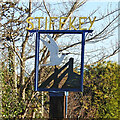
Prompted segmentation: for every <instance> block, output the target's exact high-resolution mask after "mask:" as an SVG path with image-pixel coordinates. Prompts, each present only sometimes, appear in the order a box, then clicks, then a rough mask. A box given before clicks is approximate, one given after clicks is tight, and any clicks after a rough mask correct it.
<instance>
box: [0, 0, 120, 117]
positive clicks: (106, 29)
mask: <svg viewBox="0 0 120 120" xmlns="http://www.w3.org/2000/svg"><path fill="white" fill-rule="evenodd" d="M86 3H87V0H82V1H80V0H76V1H70V2H69V3H68V2H61V3H58V2H57V1H56V2H46V1H45V0H43V1H42V2H31V0H29V3H27V2H20V1H19V2H3V3H1V4H2V5H1V6H2V12H1V25H2V27H1V38H0V42H1V47H0V49H1V51H3V55H2V57H9V56H8V55H6V54H7V49H8V48H10V49H11V51H12V54H14V56H16V57H15V58H13V57H9V58H11V60H10V61H12V62H13V63H14V65H13V66H14V75H15V73H16V71H18V73H17V75H16V76H17V78H16V76H14V77H13V81H15V88H16V87H17V88H16V89H17V90H18V93H19V95H18V96H19V100H20V101H21V100H23V101H24V102H25V104H26V109H25V110H23V111H22V112H21V116H22V118H25V117H26V116H28V113H29V110H30V109H33V110H32V113H34V115H35V111H34V108H37V109H38V110H40V109H41V106H38V105H37V104H36V103H37V102H38V101H36V102H35V103H34V107H33V108H31V106H32V104H33V103H32V100H34V99H35V96H37V95H38V93H36V92H34V87H33V86H34V72H35V69H34V61H33V60H34V58H35V52H34V51H35V35H34V34H30V33H29V32H28V31H27V30H26V27H28V28H29V27H31V26H30V24H27V23H26V19H27V18H28V17H31V16H32V17H41V16H47V17H48V18H49V17H57V18H58V19H55V20H53V21H52V22H57V23H56V24H55V25H51V29H53V30H54V29H58V28H57V27H58V22H59V18H60V17H65V19H64V20H63V22H64V24H62V26H61V29H62V30H64V29H65V30H67V29H69V25H68V20H69V18H70V17H71V18H73V19H74V17H75V16H78V17H81V16H83V15H82V13H81V12H80V11H81V10H82V9H83V7H84V5H85V4H86ZM61 8H62V9H61ZM88 12H89V11H88ZM90 12H91V13H90V14H89V15H88V16H87V19H86V20H85V21H84V25H83V26H82V27H84V26H85V27H87V26H89V24H90V21H89V19H88V17H91V18H92V19H93V18H94V17H95V15H96V13H97V12H99V9H96V10H94V11H90ZM117 12H118V9H117V8H116V9H112V10H110V9H109V8H108V11H107V12H106V13H102V14H101V15H99V16H97V18H96V19H95V25H96V26H94V28H93V29H94V32H93V35H92V36H91V35H87V37H86V51H85V55H86V58H87V59H86V61H85V62H86V64H95V63H97V62H99V61H102V60H105V59H107V58H109V57H111V56H114V55H115V54H116V53H118V52H119V51H120V47H119V46H118V43H117V40H116V39H117V38H114V37H112V36H114V31H115V30H116V29H117V27H118V24H117V21H118V17H119V15H118V14H117ZM78 14H79V15H78ZM84 17H85V16H84ZM44 18H45V17H44ZM104 21H106V22H104ZM48 22H49V21H48ZM36 23H38V21H37V22H36V21H34V24H36ZM103 23H104V24H103ZM102 24H103V25H102ZM98 25H99V29H98ZM34 27H35V28H34V29H38V26H37V25H35V26H34ZM74 27H75V28H79V24H78V21H74ZM40 29H45V21H44V20H41V26H40ZM72 29H73V28H72ZM41 37H42V38H44V39H45V38H46V36H45V35H41ZM52 37H53V38H54V39H55V40H56V41H60V42H59V43H58V44H59V46H60V52H64V51H67V52H69V53H70V56H68V58H69V57H71V56H76V57H75V58H76V59H75V61H76V62H75V63H77V64H76V66H77V67H79V65H80V60H79V56H80V52H78V50H79V48H80V44H81V40H80V36H74V35H69V36H66V35H64V34H56V35H53V36H52ZM62 39H68V41H65V42H64V41H62ZM111 39H115V40H112V41H113V43H112V42H111V46H110V47H108V48H107V47H106V46H105V47H104V46H101V47H99V48H98V47H96V48H95V47H94V46H99V44H104V43H106V44H107V41H108V42H109V43H110V41H111ZM114 41H115V42H114ZM87 43H88V44H89V43H91V44H90V45H91V46H93V47H92V48H91V49H87V46H88V44H87ZM90 45H89V46H90ZM8 46H9V47H8ZM89 46H88V48H90V47H89ZM102 47H104V48H102ZM79 51H80V50H79ZM39 54H40V61H39V63H40V64H44V63H46V62H47V60H48V58H49V51H48V50H47V48H46V47H44V46H41V49H40V52H39ZM66 59H67V57H66ZM64 62H65V61H64ZM13 66H12V67H13ZM51 71H53V67H50V68H46V67H41V68H40V69H39V74H40V77H39V79H41V80H43V81H44V80H45V76H49V75H50V74H51ZM16 81H17V82H16ZM29 90H30V93H29V95H28V94H27V91H29ZM38 96H40V93H39V95H38ZM32 113H31V114H32ZM36 113H37V112H36ZM32 115H33V114H32ZM34 115H33V116H34Z"/></svg>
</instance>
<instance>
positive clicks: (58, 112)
mask: <svg viewBox="0 0 120 120" xmlns="http://www.w3.org/2000/svg"><path fill="white" fill-rule="evenodd" d="M49 118H50V119H62V118H65V94H64V92H50V108H49Z"/></svg>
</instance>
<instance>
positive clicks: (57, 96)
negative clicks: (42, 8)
mask: <svg viewBox="0 0 120 120" xmlns="http://www.w3.org/2000/svg"><path fill="white" fill-rule="evenodd" d="M29 32H32V33H36V46H35V91H48V92H49V95H50V108H49V109H50V112H49V116H50V118H65V116H66V113H67V109H66V108H67V107H65V106H66V100H67V99H66V97H65V92H66V91H67V92H68V91H76V92H83V73H84V49H85V48H84V47H85V33H92V32H93V30H29ZM40 34H81V35H82V41H81V68H80V75H78V74H77V73H74V72H73V58H70V59H69V61H68V62H67V63H66V64H65V65H64V66H62V67H61V68H60V69H58V68H57V69H55V70H54V73H53V74H52V75H51V76H50V77H48V78H47V79H46V80H45V81H44V82H43V83H42V84H41V85H40V86H38V82H39V81H38V71H39V46H40ZM50 39H51V38H50ZM42 42H44V43H45V44H46V45H47V44H49V43H47V42H46V41H44V40H42ZM51 42H54V44H55V45H56V43H55V41H54V40H53V41H51ZM49 45H50V44H49ZM56 47H57V45H56ZM49 49H50V48H49ZM66 67H68V68H67V69H66V70H65V71H64V72H62V73H61V71H63V70H64V69H65V68H66ZM59 73H61V75H60V76H58V74H59ZM66 74H68V78H67V80H66V81H65V83H64V85H63V86H62V87H61V88H58V86H59V83H60V81H61V80H62V79H63V78H64V77H65V75H66ZM52 80H54V84H53V85H52V86H51V87H49V88H48V87H47V86H48V85H49V84H50V82H51V81H52Z"/></svg>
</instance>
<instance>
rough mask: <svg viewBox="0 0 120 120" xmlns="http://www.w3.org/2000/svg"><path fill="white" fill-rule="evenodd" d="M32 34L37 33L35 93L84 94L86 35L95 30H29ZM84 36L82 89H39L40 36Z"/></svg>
mask: <svg viewBox="0 0 120 120" xmlns="http://www.w3.org/2000/svg"><path fill="white" fill-rule="evenodd" d="M28 31H29V32H31V33H36V43H35V44H36V45H35V89H34V90H35V91H49V92H50V91H51V92H53V91H61V92H64V91H81V92H83V73H84V50H85V33H92V32H93V30H28ZM60 33H62V34H82V44H81V45H82V49H81V68H80V70H81V71H80V72H81V78H80V86H81V88H80V89H71V88H66V89H58V88H49V89H48V88H38V71H39V46H40V34H60Z"/></svg>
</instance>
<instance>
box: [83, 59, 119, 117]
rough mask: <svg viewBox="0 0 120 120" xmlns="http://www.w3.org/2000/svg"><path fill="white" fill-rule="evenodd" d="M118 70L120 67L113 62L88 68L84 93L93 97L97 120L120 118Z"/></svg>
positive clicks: (92, 101)
mask: <svg viewBox="0 0 120 120" xmlns="http://www.w3.org/2000/svg"><path fill="white" fill-rule="evenodd" d="M118 68H120V66H119V65H118V64H117V63H112V62H111V61H109V62H102V63H98V64H97V65H93V66H87V67H86V70H85V91H84V92H85V94H86V95H88V94H90V95H91V106H92V107H96V109H97V112H96V115H95V116H96V117H97V118H118V100H119V95H118V82H119V78H120V74H119V73H118Z"/></svg>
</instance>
